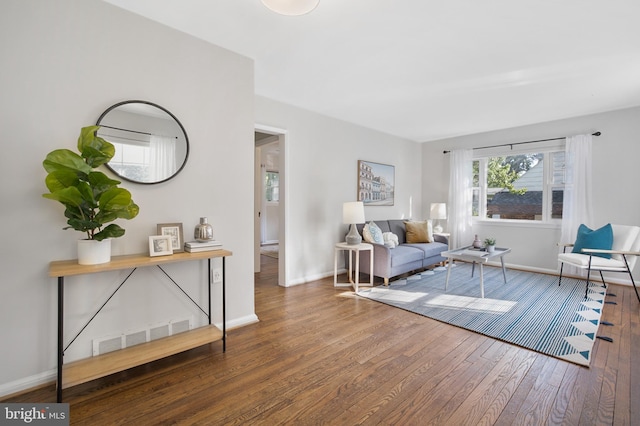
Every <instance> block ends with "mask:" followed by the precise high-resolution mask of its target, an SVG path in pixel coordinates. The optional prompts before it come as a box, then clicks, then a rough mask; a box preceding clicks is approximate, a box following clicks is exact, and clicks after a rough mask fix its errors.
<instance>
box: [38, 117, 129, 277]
mask: <svg viewBox="0 0 640 426" xmlns="http://www.w3.org/2000/svg"><path fill="white" fill-rule="evenodd" d="M99 128H100V126H88V127H83V128H82V130H81V132H80V137H79V138H78V151H79V152H80V154H76V153H75V152H73V151H70V150H68V149H56V150H54V151H51V152H50V153H49V154H47V157H46V158H45V160H44V161H43V162H42V165H43V167H44V169H45V170H46V171H47V172H48V174H47V177H46V178H45V184H46V186H47V188H48V189H49V193H48V194H42V196H43V197H44V198H48V199H50V200H55V201H59V202H60V203H62V205H63V206H64V207H65V211H64V216H65V217H66V218H67V224H68V225H69V226H67V227H65V228H63V229H70V228H72V229H75V230H76V231H80V232H83V233H85V234H86V238H85V239H83V240H79V242H78V263H80V264H84V265H86V264H97V263H106V262H109V261H110V260H111V240H110V239H111V238H117V237H121V236H123V235H124V233H125V230H124V229H123V228H122V227H120V226H119V225H117V224H115V223H111V224H109V225H107V226H105V224H106V223H109V222H113V221H114V220H116V219H133V218H134V217H136V216H137V215H138V211H139V207H138V206H137V205H136V204H135V203H134V202H133V200H132V199H131V193H130V192H129V191H127V190H126V189H123V188H118V185H119V184H120V183H121V182H120V181H118V180H114V179H111V178H109V177H108V176H107V175H105V174H104V173H102V172H100V171H98V170H96V168H97V167H99V166H101V165H103V164H105V163H107V162H109V160H111V158H112V157H113V156H114V154H115V147H114V146H113V145H112V144H111V143H109V142H107V141H106V140H104V139H102V138H101V137H99V136H97V134H96V131H97V130H98V129H99ZM85 246H99V247H100V248H99V249H98V250H99V252H100V253H99V254H97V258H94V257H93V256H92V255H88V257H87V254H86V253H85V248H86V247H85Z"/></svg>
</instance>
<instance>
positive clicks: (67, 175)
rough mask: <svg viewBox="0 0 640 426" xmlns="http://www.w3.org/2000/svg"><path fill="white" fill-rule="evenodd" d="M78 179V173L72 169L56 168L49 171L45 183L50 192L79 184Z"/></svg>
mask: <svg viewBox="0 0 640 426" xmlns="http://www.w3.org/2000/svg"><path fill="white" fill-rule="evenodd" d="M78 181H79V179H78V174H77V173H75V172H72V171H71V170H56V171H53V172H51V173H49V174H48V175H47V177H46V178H45V179H44V183H45V185H47V188H48V189H49V191H50V192H56V191H59V190H61V189H64V188H68V187H70V186H75V185H77V184H78Z"/></svg>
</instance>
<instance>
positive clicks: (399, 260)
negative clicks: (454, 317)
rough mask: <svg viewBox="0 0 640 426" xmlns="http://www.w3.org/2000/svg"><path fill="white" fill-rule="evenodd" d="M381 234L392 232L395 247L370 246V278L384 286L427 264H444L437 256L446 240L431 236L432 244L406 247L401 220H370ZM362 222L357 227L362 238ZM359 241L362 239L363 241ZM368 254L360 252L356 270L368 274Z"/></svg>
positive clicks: (444, 248)
mask: <svg viewBox="0 0 640 426" xmlns="http://www.w3.org/2000/svg"><path fill="white" fill-rule="evenodd" d="M373 222H374V223H375V224H376V225H378V227H380V229H381V230H382V232H393V233H394V234H396V235H397V236H398V246H397V247H395V248H389V247H386V246H384V245H382V244H373V275H374V276H376V277H381V278H382V279H383V280H384V284H385V285H388V284H389V278H393V277H396V276H398V275H401V274H405V273H407V272H412V271H416V270H418V269H424V268H427V267H429V266H431V265H435V264H437V263H440V262H444V261H445V260H446V258H444V257H442V256H440V253H442V252H443V251H446V250H448V249H449V244H448V241H447V238H446V237H445V236H443V235H434V240H435V241H434V242H431V243H415V244H407V242H406V241H407V240H406V229H405V224H404V222H405V221H404V220H395V219H392V220H374V221H373ZM364 225H365V224H364V223H362V224H358V225H357V227H358V231H359V232H360V235H363V234H362V232H363V228H364ZM363 242H365V241H364V239H363ZM370 270H371V269H370V266H369V252H368V251H363V252H360V271H361V272H367V273H368V271H370Z"/></svg>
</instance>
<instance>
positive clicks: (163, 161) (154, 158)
mask: <svg viewBox="0 0 640 426" xmlns="http://www.w3.org/2000/svg"><path fill="white" fill-rule="evenodd" d="M149 146H150V148H151V152H150V158H149V175H150V176H149V177H150V178H151V179H152V180H153V181H160V180H164V179H166V178H168V177H169V176H171V175H173V174H174V173H175V172H176V169H177V168H176V139H175V138H172V137H169V136H157V135H151V137H150V138H149Z"/></svg>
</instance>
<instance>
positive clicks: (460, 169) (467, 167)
mask: <svg viewBox="0 0 640 426" xmlns="http://www.w3.org/2000/svg"><path fill="white" fill-rule="evenodd" d="M472 152H473V151H472V150H470V149H456V150H453V151H451V152H450V153H449V155H450V163H449V223H448V226H449V232H450V233H451V240H450V241H449V246H450V248H451V249H454V248H459V247H464V246H468V245H469V244H471V242H472V241H473V236H472V235H473V233H472V230H471V215H472V203H473V194H472V185H473V183H472V179H473V170H472V161H473V157H472Z"/></svg>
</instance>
